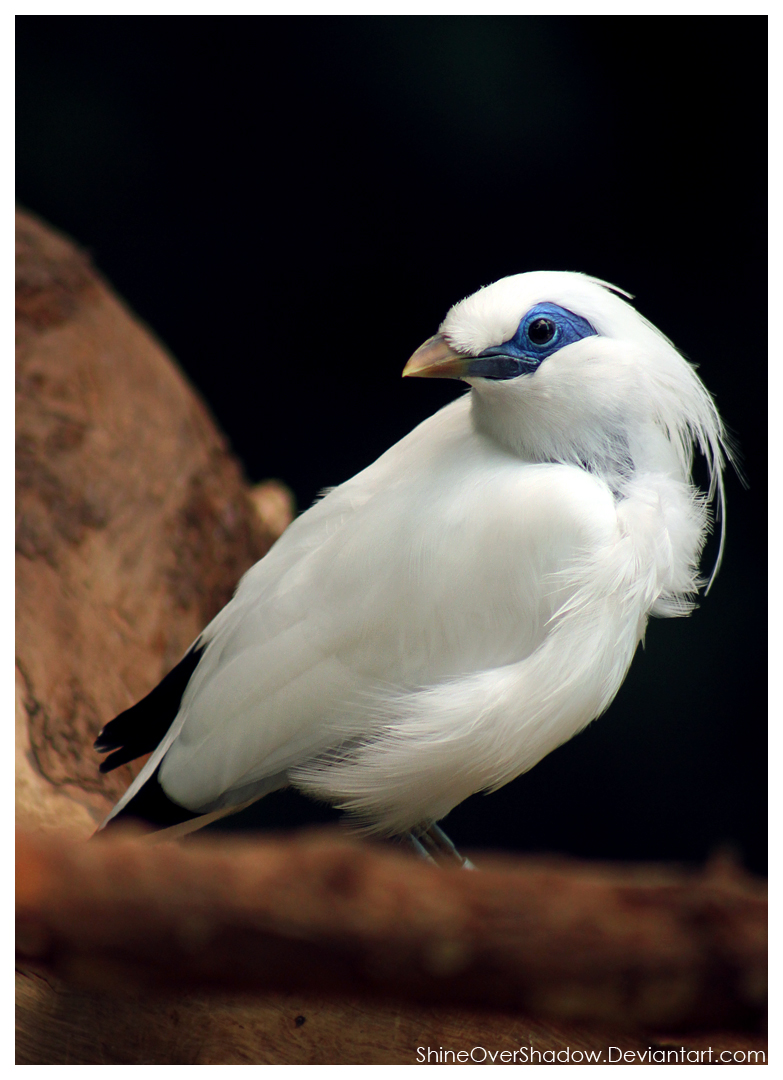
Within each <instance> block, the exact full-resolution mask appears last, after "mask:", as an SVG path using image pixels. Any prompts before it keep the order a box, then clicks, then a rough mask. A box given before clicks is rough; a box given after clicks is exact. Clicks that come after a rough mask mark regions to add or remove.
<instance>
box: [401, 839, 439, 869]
mask: <svg viewBox="0 0 783 1080" xmlns="http://www.w3.org/2000/svg"><path fill="white" fill-rule="evenodd" d="M408 840H409V841H410V845H411V847H412V848H413V850H414V851H415V852H416V854H417V855H418V856H419V857H420V858H422V859H424V861H425V862H428V863H432V865H433V866H435V865H436V863H435V860H434V859H433V857H432V856H431V855H430V853H429V851H427V849H426V848H425V847H424V845H423V844H422V842H421V840H419V838H418V836H416V835H414V833H412V832H409V833H408Z"/></svg>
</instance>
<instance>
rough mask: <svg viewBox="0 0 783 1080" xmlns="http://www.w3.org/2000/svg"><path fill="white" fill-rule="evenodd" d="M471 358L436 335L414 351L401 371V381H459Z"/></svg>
mask: <svg viewBox="0 0 783 1080" xmlns="http://www.w3.org/2000/svg"><path fill="white" fill-rule="evenodd" d="M470 360H471V357H468V356H465V355H464V354H463V353H458V352H457V351H456V350H455V349H453V348H452V347H451V345H449V343H448V342H447V341H446V339H445V338H444V337H442V336H441V335H440V334H436V335H435V336H434V337H431V338H429V339H428V340H427V341H425V342H424V344H423V345H422V346H420V348H418V349H417V350H416V352H415V353H414V354H413V356H412V357H411V358H410V360H409V361H408V363H407V364H406V365H405V367H404V368H403V369H402V377H403V379H409V378H420V379H461V378H463V377H464V376H465V374H466V373H467V365H468V363H469V362H470Z"/></svg>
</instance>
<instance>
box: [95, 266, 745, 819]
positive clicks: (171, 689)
mask: <svg viewBox="0 0 783 1080" xmlns="http://www.w3.org/2000/svg"><path fill="white" fill-rule="evenodd" d="M620 292H621V290H619V289H615V288H614V287H613V286H611V285H608V284H606V283H605V282H602V281H599V280H597V279H595V278H590V277H587V276H584V275H582V274H575V273H550V272H539V273H528V274H518V275H515V276H513V277H507V278H503V279H502V280H501V281H498V282H495V283H494V284H493V285H489V286H487V287H486V288H483V289H480V290H479V291H478V292H477V293H475V294H474V295H473V296H470V297H468V298H467V299H465V300H463V301H462V302H461V303H458V304H457V305H456V306H455V307H453V308H452V309H451V310H450V311H449V313H448V315H447V316H446V318H445V320H444V321H443V323H442V325H441V327H440V330H439V332H438V334H436V335H435V337H433V338H430V339H429V341H427V342H425V344H424V345H422V346H421V348H420V349H418V350H417V351H416V352H415V353H414V354H413V356H412V357H411V359H410V360H409V361H408V364H407V366H406V367H405V369H404V371H403V375H409V376H410V375H414V376H423V377H430V378H456V379H463V380H464V381H465V382H466V383H468V385H469V387H470V390H469V391H468V392H467V393H466V394H464V395H463V396H462V397H460V398H458V399H457V400H456V401H454V402H452V403H451V404H450V405H447V406H446V407H445V408H443V409H441V410H440V411H439V412H437V413H436V414H435V415H434V416H431V417H430V418H429V419H428V420H425V421H424V423H422V424H420V425H419V426H418V427H416V428H415V429H414V430H413V431H412V432H411V433H410V434H409V435H407V436H406V437H405V438H403V439H402V440H401V441H400V442H398V443H397V444H396V445H395V446H393V447H391V449H390V450H388V451H387V452H386V453H385V454H383V455H382V456H381V457H380V458H379V459H378V460H377V461H376V462H375V463H374V464H372V465H370V466H369V467H368V468H366V469H364V470H363V471H362V472H360V473H358V474H357V475H356V476H354V477H353V479H351V480H348V481H347V482H346V483H344V484H342V485H341V486H339V487H337V488H334V489H332V490H331V491H329V492H328V493H327V494H325V495H324V496H323V497H322V498H321V499H320V501H319V502H317V503H316V504H315V505H314V506H313V507H312V508H311V509H310V510H308V511H307V512H306V513H304V514H302V515H301V517H299V518H298V519H297V520H296V521H295V522H294V523H293V524H292V525H291V526H290V527H289V529H288V530H287V531H286V532H285V533H284V534H283V536H282V537H281V538H280V539H279V540H278V541H277V543H276V544H275V545H274V547H273V548H272V549H271V551H270V552H269V553H268V554H267V555H266V556H265V557H264V558H263V559H261V560H260V561H259V562H258V563H256V565H255V566H254V567H252V569H251V570H249V571H248V573H247V574H245V576H244V578H243V579H242V581H241V583H240V585H239V587H238V589H237V591H236V594H235V596H234V598H233V599H232V600H231V602H230V603H229V604H228V605H227V606H226V607H225V608H224V609H223V610H222V611H221V612H220V613H219V614H218V615H217V616H216V617H215V619H214V620H213V621H212V622H211V623H210V624H209V626H208V627H207V628H206V629H205V630H204V632H203V633H202V634H201V635H200V636H199V637H198V639H197V640H196V642H195V643H194V644H193V646H192V647H191V649H190V650H189V651H188V653H187V654H186V656H185V658H184V659H183V660H182V661H181V662H180V664H179V665H178V666H177V667H176V668H175V669H174V670H173V671H172V672H171V673H170V674H169V675H168V676H167V677H166V678H165V679H164V680H163V682H162V683H161V684H160V686H158V687H157V688H156V689H155V690H154V691H152V693H151V694H150V695H148V697H147V698H145V699H144V700H143V701H142V702H140V703H139V704H138V705H136V706H134V707H133V708H132V709H129V710H128V711H127V712H125V713H122V714H121V715H120V716H119V717H117V719H115V720H114V721H112V722H111V723H110V724H108V725H107V726H106V727H105V728H104V729H103V731H102V732H101V734H100V735H99V737H98V739H97V741H96V749H98V750H100V751H107V750H115V753H114V754H113V755H112V756H111V757H109V758H108V759H107V760H106V761H104V762H103V764H102V766H101V768H102V770H103V771H107V770H109V769H112V768H115V767H116V766H117V765H119V764H122V763H123V762H125V761H128V760H131V759H132V758H134V757H137V756H139V755H141V754H143V753H148V752H150V751H153V753H152V756H151V758H150V759H149V761H148V762H147V763H146V764H145V766H144V768H143V769H142V771H141V772H140V774H139V776H138V777H137V778H136V780H135V782H134V783H133V784H132V785H131V787H130V788H129V790H128V791H127V793H126V794H125V796H124V797H123V798H122V799H121V800H120V802H119V803H118V804H117V806H116V807H115V809H114V810H113V811H112V813H111V814H110V815H109V818H108V819H107V822H106V823H105V824H108V823H109V822H110V821H116V820H117V818H118V816H119V817H126V816H134V815H135V816H140V817H145V818H147V819H148V820H150V821H152V822H153V823H154V824H156V825H158V826H159V827H162V826H165V825H169V824H172V823H173V822H177V821H182V820H184V819H188V818H193V817H195V816H197V815H203V814H209V813H210V812H212V811H218V810H224V809H226V808H231V807H236V806H240V805H243V804H246V803H247V802H248V801H252V800H255V799H258V798H260V797H262V796H263V795H265V794H267V793H269V792H271V791H274V790H275V789H277V788H280V787H283V786H285V785H288V784H291V785H293V786H294V787H295V788H298V789H299V790H300V791H302V792H304V793H306V794H308V795H311V796H313V797H315V798H317V799H319V800H326V801H328V802H330V803H332V804H334V805H335V806H337V807H339V808H342V809H344V810H346V811H348V812H349V813H350V815H351V816H352V817H353V819H354V820H355V821H356V822H357V823H359V824H360V825H363V826H364V827H366V828H367V829H369V830H371V831H374V832H377V833H380V834H386V835H394V834H403V833H407V832H410V833H412V834H413V835H414V836H416V835H422V834H424V835H427V830H428V828H429V827H430V826H432V825H433V824H434V823H435V822H437V821H438V820H440V819H441V818H443V817H444V816H445V815H446V814H448V813H449V811H450V810H451V809H452V808H453V807H455V806H456V805H457V804H458V803H460V802H462V800H463V799H465V798H467V797H468V796H469V795H472V794H473V793H474V792H481V791H494V790H496V789H497V788H499V787H501V786H502V785H504V784H506V783H508V782H509V781H510V780H513V779H514V778H515V777H517V776H519V775H520V773H524V772H525V771H526V770H528V769H530V768H532V767H533V766H534V765H535V764H536V763H537V762H538V761H540V760H541V759H542V758H543V757H544V756H545V755H546V754H548V753H550V751H552V750H554V749H555V748H556V747H558V746H560V745H561V744H562V743H564V742H566V741H567V740H568V739H570V738H572V736H574V735H575V734H576V733H577V732H578V731H580V730H581V729H582V728H584V727H585V726H586V725H587V724H589V723H590V721H591V720H593V719H595V718H596V717H597V716H599V715H600V714H601V713H602V712H603V711H604V710H605V709H606V708H607V706H608V705H609V703H610V702H611V701H612V699H613V698H614V696H615V694H616V693H617V691H618V689H619V688H620V685H621V684H622V682H623V679H624V678H625V675H626V673H627V671H628V668H629V665H630V663H631V660H632V658H633V655H634V652H635V650H636V647H637V645H638V644H639V642H640V641H641V640H642V637H643V635H644V631H645V626H646V623H647V619H648V618H649V616H650V615H658V616H665V617H671V616H678V615H686V614H688V612H690V611H691V609H692V607H693V606H694V599H695V597H696V596H697V593H698V591H699V589H700V588H701V587H702V586H703V585H704V581H703V580H701V579H700V576H699V569H698V565H699V559H700V556H701V552H702V548H703V546H704V543H705V539H706V536H707V533H708V531H709V528H710V524H711V515H710V503H711V502H713V501H714V500H716V501H717V513H718V515H719V516H720V521H721V543H720V550H719V553H718V560H717V563H716V566H715V569H714V571H713V576H714V574H715V572H716V571H717V568H718V564H719V563H720V558H721V554H722V550H723V534H724V514H723V481H722V470H723V467H724V462H725V459H726V456H729V457H730V452H729V450H728V447H727V442H726V437H725V433H724V428H723V425H722V422H721V419H720V416H719V414H718V412H717V410H716V407H715V405H714V403H713V401H712V399H711V397H710V395H709V393H708V392H707V390H706V389H705V387H704V385H703V384H702V382H701V381H700V379H699V378H698V376H697V375H696V372H695V370H694V368H693V367H692V366H691V365H690V364H689V363H688V362H687V361H686V360H685V359H683V357H682V356H681V355H680V354H679V353H678V352H677V351H676V349H675V348H674V346H673V345H672V344H671V342H670V341H669V340H668V339H667V338H666V337H664V335H663V334H662V333H661V332H660V331H658V330H657V329H656V328H655V327H654V326H653V325H652V324H651V323H649V322H648V321H647V320H646V319H644V318H643V317H642V316H641V315H639V314H638V313H637V312H636V311H635V310H634V309H633V308H632V307H631V306H630V305H629V304H628V303H626V301H625V300H623V299H622V298H621V295H618V294H619V293H620ZM622 296H626V297H627V296H628V294H627V293H622ZM695 449H696V450H698V451H699V452H700V453H701V454H702V455H703V456H704V457H705V459H706V462H707V465H708V467H709V474H710V484H709V491H708V492H707V493H706V494H705V493H702V492H700V491H699V490H698V489H697V488H696V487H695V486H694V484H693V481H692V479H691V465H692V459H693V453H694V450H695ZM429 835H432V834H431V833H430V834H429Z"/></svg>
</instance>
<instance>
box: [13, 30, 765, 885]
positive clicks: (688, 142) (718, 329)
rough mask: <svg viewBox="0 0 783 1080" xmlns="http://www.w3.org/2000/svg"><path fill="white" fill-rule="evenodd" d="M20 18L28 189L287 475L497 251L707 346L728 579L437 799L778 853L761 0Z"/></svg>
mask: <svg viewBox="0 0 783 1080" xmlns="http://www.w3.org/2000/svg"><path fill="white" fill-rule="evenodd" d="M17 45H18V66H17V73H18V88H19V89H18V129H17V130H18V159H17V162H18V197H19V200H20V202H21V203H22V204H23V205H25V206H26V207H28V208H29V209H31V210H33V211H35V212H37V213H39V214H40V215H42V216H43V217H44V218H46V219H48V220H49V221H50V222H51V223H52V224H54V225H56V226H58V227H59V228H61V229H63V230H64V231H66V232H68V233H70V234H71V235H72V236H73V237H74V238H76V239H77V240H78V241H79V242H80V243H81V244H83V245H84V246H86V247H87V248H88V249H89V250H90V251H91V252H92V254H93V257H94V259H95V261H96V262H97V264H98V266H99V267H100V268H101V269H102V270H103V272H104V273H105V274H106V276H107V277H108V278H109V280H110V281H111V282H112V283H113V284H114V286H115V287H116V289H117V290H118V291H119V292H120V293H121V294H122V295H123V296H124V297H125V298H126V299H127V301H128V302H129V303H130V305H131V306H132V307H133V308H134V309H135V310H136V312H138V314H139V315H140V316H141V317H142V318H143V319H144V320H146V322H147V323H148V324H149V325H150V326H151V327H152V328H154V330H155V332H156V333H157V334H158V336H159V337H160V338H161V339H162V340H163V341H164V342H165V343H166V344H167V345H168V346H169V348H170V349H171V350H172V352H173V353H174V355H175V356H176V357H177V359H178V360H179V361H180V363H181V364H182V366H183V367H184V368H185V370H186V371H187V372H188V374H189V375H190V377H191V379H192V380H193V382H194V383H195V384H196V386H197V387H198V388H199V389H200V390H201V392H202V394H203V395H204V397H205V398H206V400H207V401H208V402H209V405H210V406H211V408H212V410H213V412H214V414H215V416H216V417H217V420H218V422H219V423H220V424H221V425H222V427H223V428H224V430H225V431H226V432H227V433H228V435H229V437H230V439H231V442H232V444H233V446H234V449H235V451H236V452H237V454H238V455H239V457H240V458H241V459H242V461H243V462H244V465H245V469H246V471H247V474H248V476H249V477H250V478H251V479H253V480H258V479H262V478H265V477H267V476H278V477H281V478H282V479H284V480H285V481H287V482H288V483H289V484H290V485H291V486H292V487H293V489H294V491H295V492H296V495H297V498H298V500H299V504H300V506H301V507H306V506H307V505H308V504H309V503H310V502H311V501H312V499H313V498H314V496H315V495H316V493H317V492H318V491H319V489H321V488H322V487H324V486H327V485H333V484H336V483H339V482H341V481H342V480H345V479H347V478H348V477H349V476H351V475H353V474H354V473H355V472H357V471H358V470H359V469H361V468H362V467H363V466H365V465H367V464H369V463H370V462H371V461H372V460H373V459H374V458H375V457H376V456H377V455H378V454H380V453H381V452H382V451H383V450H385V449H386V448H387V447H388V446H389V445H390V444H391V443H393V442H394V441H395V440H396V439H398V438H400V437H401V436H402V435H404V434H405V433H406V432H407V431H409V430H410V428H411V427H413V425H414V424H416V423H417V422H418V421H420V420H422V419H424V418H425V417H426V416H427V415H429V414H430V413H431V412H433V411H434V410H435V409H436V408H437V407H438V406H439V405H441V404H443V403H444V402H445V401H447V400H449V399H450V398H451V397H453V396H454V395H455V394H456V393H458V392H460V386H459V384H451V383H442V382H428V381H423V380H406V381H405V382H403V381H402V380H401V379H400V378H399V375H400V371H401V369H402V367H403V365H404V363H405V361H406V359H407V357H408V356H409V354H410V353H411V352H412V351H413V349H414V348H416V346H417V345H419V344H420V342H421V341H423V340H424V338H426V337H428V336H430V335H431V334H432V333H434V332H435V330H436V329H437V326H438V324H439V322H440V320H441V319H442V317H443V316H444V314H445V313H446V311H447V309H448V308H449V307H450V306H451V304H453V303H454V302H455V301H457V300H459V299H461V298H462V297H463V296H466V295H468V294H469V293H472V292H473V291H474V290H475V289H476V288H478V287H479V286H481V285H484V284H486V283H488V282H490V281H493V280H495V279H497V278H499V277H502V276H504V275H506V274H511V273H518V272H520V271H524V270H533V269H569V270H584V271H586V272H588V273H591V274H594V275H597V276H599V277H603V278H606V279H607V280H609V281H612V282H615V283H616V284H618V285H620V286H622V287H624V288H626V289H628V290H630V291H631V292H633V293H634V294H635V296H636V297H637V301H636V303H637V305H638V307H639V309H640V310H641V311H642V312H643V313H644V314H645V315H647V316H648V317H649V318H650V319H651V320H652V321H653V322H654V323H656V324H657V325H658V326H660V328H661V329H662V330H663V331H664V332H665V333H666V334H668V335H669V336H670V337H671V338H672V339H673V340H674V341H675V342H676V344H677V345H678V346H679V347H680V348H681V349H682V350H683V351H684V352H685V353H686V355H688V356H689V357H690V358H691V359H692V360H694V361H695V362H697V363H698V364H699V365H700V370H701V374H702V376H703V378H704V380H705V382H706V383H707V385H708V387H709V388H710V389H711V391H712V392H713V393H714V394H715V396H716V399H717V401H718V404H719V406H720V408H721V410H722V412H723V415H724V417H725V418H726V421H727V423H728V424H729V426H730V427H731V428H732V429H733V430H734V431H735V433H736V434H737V438H738V441H739V444H740V446H741V450H742V455H743V459H744V468H745V472H746V473H747V476H748V480H749V485H750V486H749V489H748V490H747V491H745V490H743V488H742V487H741V486H740V485H739V483H738V482H737V480H736V478H735V477H734V476H729V478H728V505H729V523H728V544H727V549H726V556H725V561H724V566H723V570H722V571H721V574H720V576H719V578H718V580H717V582H716V584H715V586H714V588H713V590H712V592H711V593H710V595H709V597H707V598H706V600H704V602H703V605H702V607H701V608H700V609H699V610H698V611H697V612H696V613H695V614H694V615H693V616H692V617H691V618H690V619H686V620H667V621H665V622H660V621H653V622H652V624H651V625H650V628H649V630H648V634H647V642H646V648H645V649H644V650H642V649H640V650H639V654H638V656H637V658H636V660H635V662H634V665H633V668H632V670H631V673H630V675H629V677H628V679H627V681H626V683H625V685H624V686H623V688H622V690H621V691H620V694H619V695H618V697H617V699H616V701H615V703H614V704H613V705H612V707H611V709H610V710H609V712H608V713H607V715H606V716H605V717H603V718H602V719H601V720H600V721H599V722H598V723H596V724H593V725H591V726H590V727H589V728H588V729H587V731H585V732H584V733H583V734H581V735H579V736H578V737H577V738H575V739H574V740H572V741H571V742H570V743H568V744H567V745H566V746H564V747H562V748H561V749H560V750H558V751H556V752H555V753H554V754H552V755H550V757H549V758H547V759H546V760H545V761H543V762H542V763H541V764H540V765H538V766H537V767H536V768H535V769H534V770H533V771H532V772H531V773H529V774H528V775H526V776H524V777H521V778H520V779H518V780H517V781H515V782H514V783H512V784H510V785H508V786H507V787H505V788H504V789H503V790H502V791H500V792H498V793H497V794H495V795H492V796H488V797H483V796H475V797H474V798H472V799H470V800H468V801H467V802H466V803H464V804H463V805H462V806H461V807H459V808H458V809H457V810H455V811H454V812H453V813H452V814H451V816H450V817H449V819H448V822H447V828H448V830H449V832H450V833H451V834H452V836H453V837H454V839H455V840H456V841H457V843H458V844H460V845H462V846H464V847H466V848H471V847H474V848H475V847H485V846H489V847H492V846H495V847H501V846H502V847H508V848H516V849H520V850H534V851H535V850H543V851H559V852H570V853H574V854H578V855H586V856H593V857H600V858H624V859H625V858H628V859H683V860H702V859H704V858H705V857H706V856H708V855H709V854H710V853H711V852H713V851H715V850H716V849H717V848H720V847H722V846H724V847H725V846H730V847H733V848H734V849H735V850H737V851H738V852H739V853H740V855H741V857H742V858H743V859H744V860H745V862H746V863H747V864H748V865H749V866H751V867H752V868H754V869H757V870H763V869H764V867H765V859H766V835H765V820H766V817H765V805H766V804H765V776H766V765H765V726H766V725H765V708H764V697H763V695H764V690H763V687H764V686H765V682H766V679H765V672H764V666H763V663H764V661H763V657H764V655H765V652H766V648H765V642H764V637H763V633H762V626H763V625H764V624H765V622H766V618H765V609H764V599H763V598H764V596H765V593H766V587H765V577H764V569H763V568H764V565H765V561H766V560H765V558H764V540H763V536H764V531H763V521H764V515H765V503H764V491H765V487H766V484H765V476H764V468H765V458H766V454H765V432H764V427H763V424H764V416H765V414H766V408H765V399H764V393H763V389H762V387H763V386H764V385H765V381H766V380H765V361H764V355H765V345H764V336H763V335H764V330H763V327H764V325H765V317H764V312H765V308H764V296H765V293H766V287H765V276H766V275H765V246H764V245H765V188H764V177H765V173H766V160H765V143H766V72H765V57H766V19H764V18H761V17H717V16H709V17H638V16H626V17H611V18H605V17H586V18H576V17H540V18H539V17H530V16H518V17H495V16H491V17H443V18H441V17H430V16H426V17H418V18H412V17H359V18H353V17H327V18H316V17H294V18H283V17H263V16H260V17H247V18H246V17H236V16H229V17H199V16H185V17H153V18H150V17H132V16H102V17H79V16H66V17H43V16H31V17H22V18H19V19H18V20H17ZM712 555H714V546H713V548H711V549H710V551H709V552H708V559H709V557H711V556H712ZM265 812H266V814H267V820H268V822H269V821H271V822H272V823H277V824H280V823H284V822H293V821H296V820H299V819H300V818H301V817H302V816H303V810H302V805H301V804H300V803H298V802H297V801H296V800H295V799H293V798H291V797H289V796H277V797H272V798H271V799H270V800H269V802H268V807H267V809H266V810H265ZM270 815H271V817H270Z"/></svg>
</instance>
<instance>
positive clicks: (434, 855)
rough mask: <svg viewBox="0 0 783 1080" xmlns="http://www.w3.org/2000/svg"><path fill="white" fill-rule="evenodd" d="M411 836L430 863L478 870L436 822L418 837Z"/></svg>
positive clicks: (410, 834)
mask: <svg viewBox="0 0 783 1080" xmlns="http://www.w3.org/2000/svg"><path fill="white" fill-rule="evenodd" d="M409 836H410V837H411V841H412V842H413V843H414V847H415V848H416V850H417V851H419V854H423V855H424V856H425V857H426V858H427V859H428V860H429V861H430V862H434V863H439V864H441V865H443V864H446V865H448V864H449V863H452V864H453V863H454V862H456V863H457V864H458V865H459V866H461V867H462V869H463V870H475V869H476V867H475V866H474V865H473V863H472V862H471V861H470V859H466V858H465V857H464V856H463V855H460V853H459V852H458V851H457V849H456V847H455V846H454V844H453V843H452V841H451V840H450V839H449V838H448V836H446V834H445V832H444V831H443V829H441V827H440V825H436V824H435V823H434V822H433V824H432V825H430V826H428V828H426V829H425V830H424V831H423V832H421V833H419V834H418V836H416V837H414V836H413V834H412V833H409Z"/></svg>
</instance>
